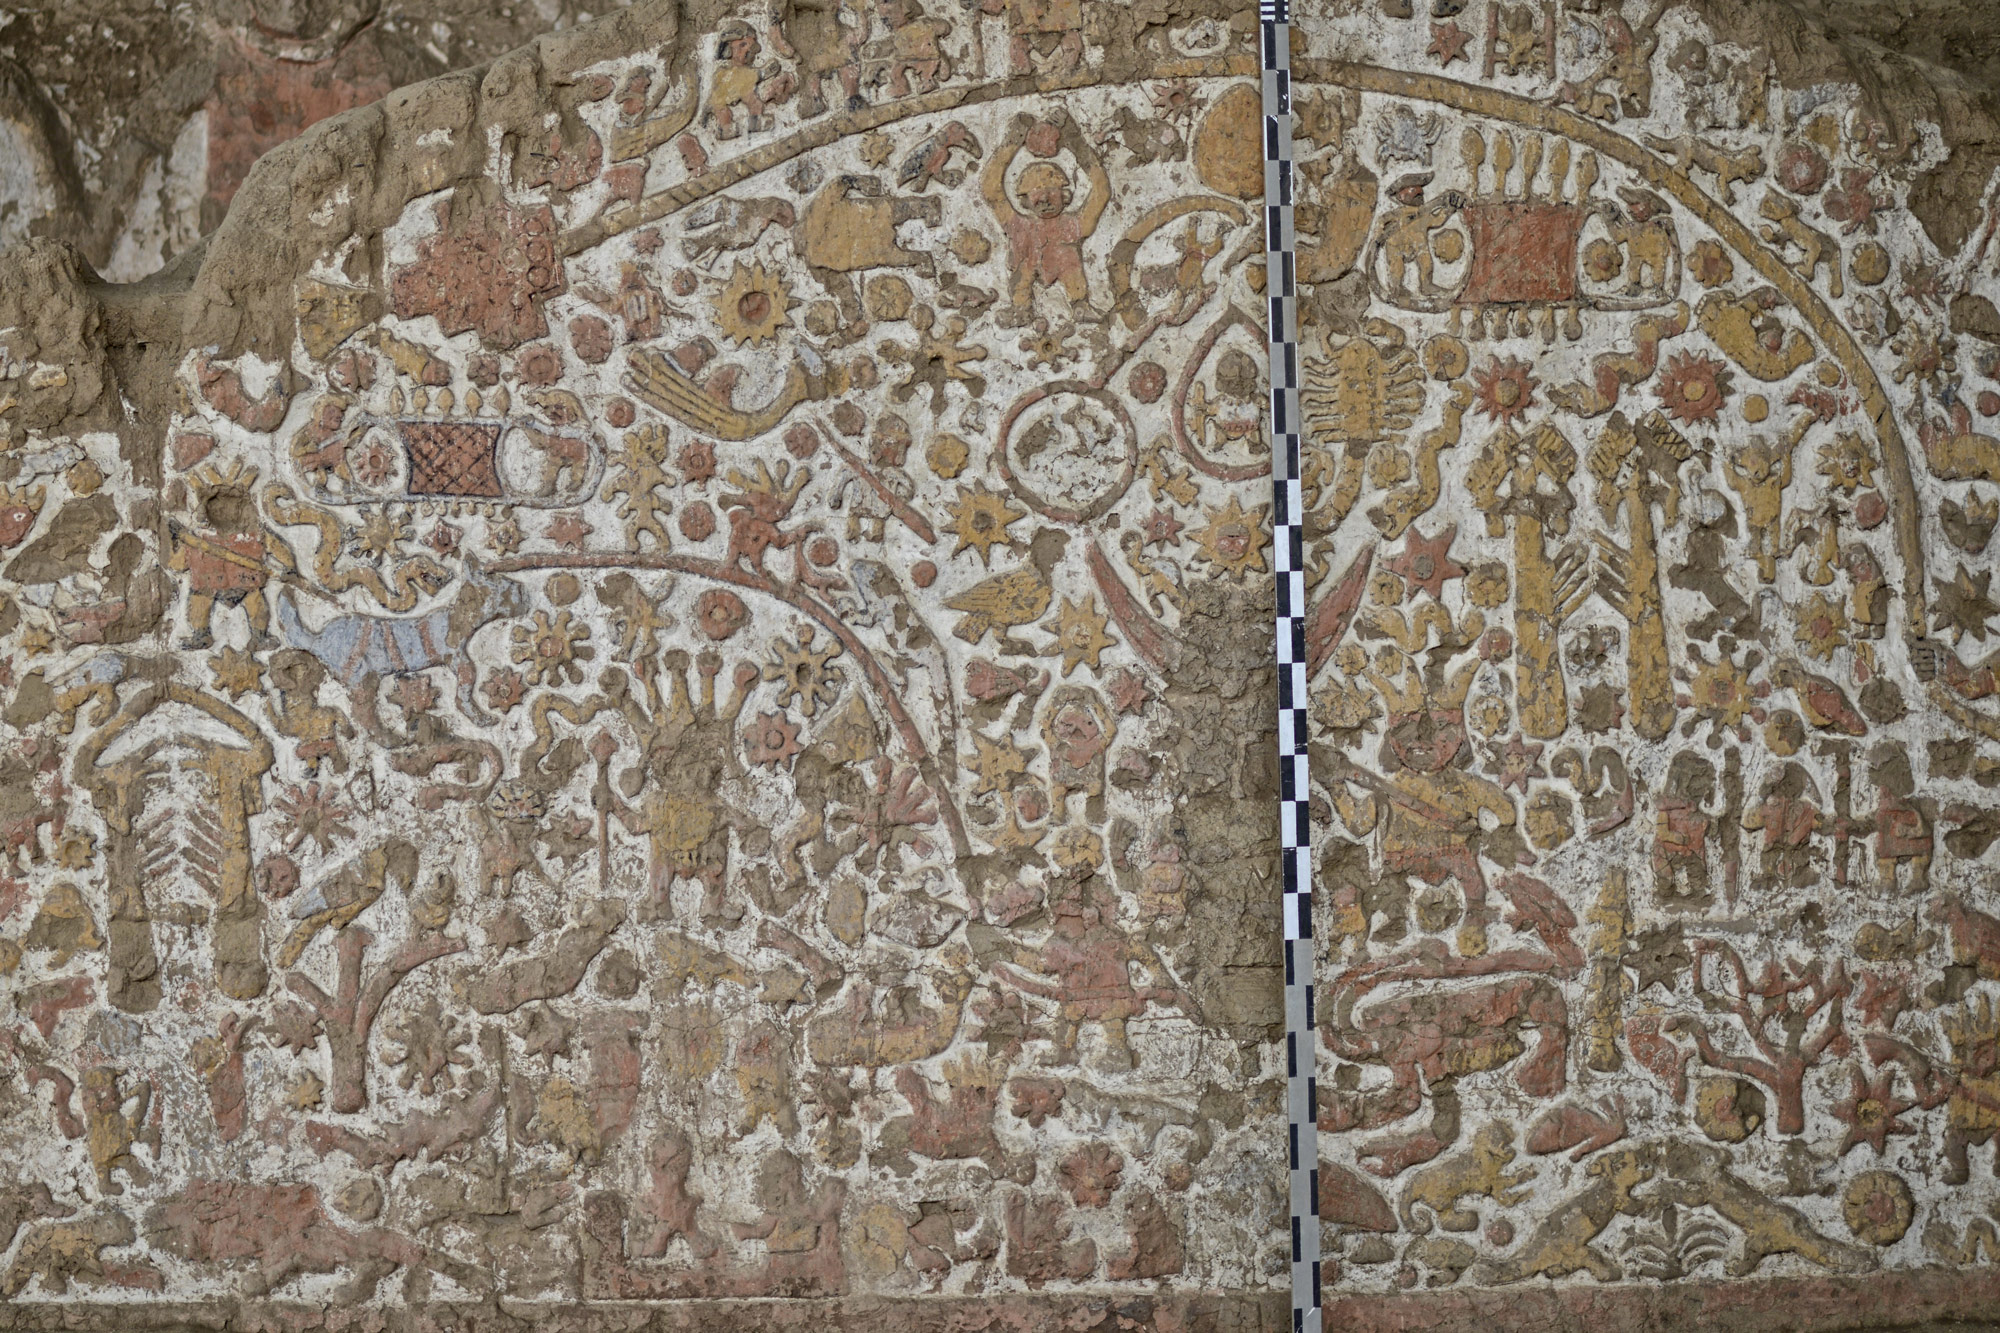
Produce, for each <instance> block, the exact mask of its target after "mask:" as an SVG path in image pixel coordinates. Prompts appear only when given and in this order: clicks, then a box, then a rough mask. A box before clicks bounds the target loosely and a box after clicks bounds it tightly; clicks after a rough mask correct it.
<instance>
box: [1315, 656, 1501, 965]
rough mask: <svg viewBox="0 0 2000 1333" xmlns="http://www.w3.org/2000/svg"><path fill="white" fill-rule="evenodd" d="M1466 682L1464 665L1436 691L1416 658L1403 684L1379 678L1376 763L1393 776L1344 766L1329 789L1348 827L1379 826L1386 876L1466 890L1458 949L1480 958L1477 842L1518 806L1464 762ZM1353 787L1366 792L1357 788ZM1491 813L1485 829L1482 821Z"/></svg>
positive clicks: (1484, 907)
mask: <svg viewBox="0 0 2000 1333" xmlns="http://www.w3.org/2000/svg"><path fill="white" fill-rule="evenodd" d="M1471 683H1472V672H1471V670H1469V669H1467V670H1462V671H1461V672H1460V673H1459V676H1458V678H1457V679H1455V680H1453V681H1451V682H1449V683H1447V685H1446V686H1445V689H1444V691H1443V692H1442V693H1440V694H1438V695H1435V696H1433V695H1431V694H1430V692H1429V691H1427V690H1425V689H1424V683H1423V681H1422V680H1421V678H1420V676H1419V675H1418V673H1417V671H1416V668H1415V666H1414V665H1412V667H1411V669H1410V673H1409V678H1408V681H1407V683H1405V684H1398V683H1397V682H1396V681H1394V680H1392V679H1390V678H1388V677H1386V676H1383V677H1377V678H1376V685H1377V688H1379V689H1380V690H1381V691H1382V694H1383V697H1384V699H1385V700H1387V701H1388V703H1389V705H1390V711H1389V720H1388V731H1387V734H1386V736H1385V737H1384V740H1383V745H1382V764H1383V767H1384V768H1385V769H1387V770H1388V771H1389V774H1390V776H1388V777H1387V778H1386V779H1384V778H1377V777H1375V776H1374V775H1373V774H1370V773H1365V772H1363V771H1362V770H1360V769H1350V770H1349V771H1348V772H1346V773H1343V774H1340V775H1338V778H1337V783H1336V785H1334V786H1333V787H1332V793H1333V803H1334V809H1335V810H1336V811H1338V812H1339V814H1340V818H1341V820H1342V822H1343V823H1345V824H1346V825H1347V827H1348V829H1349V830H1350V831H1351V832H1353V833H1354V834H1356V835H1357V836H1361V835H1365V834H1368V833H1371V832H1374V831H1376V830H1378V829H1379V830H1380V832H1381V834H1382V871H1383V873H1384V874H1385V875H1405V876H1408V877H1410V878H1411V879H1414V880H1417V881H1419V882H1421V883H1424V884H1437V885H1442V884H1447V883H1450V882H1452V881H1454V880H1455V881H1457V883H1458V886H1459V891H1460V892H1461V893H1462V894H1464V896H1465V914H1464V917H1463V918H1462V922H1463V924H1462V925H1461V927H1460V930H1459V941H1458V942H1459V949H1460V952H1462V953H1464V954H1466V955H1467V956H1477V955H1479V954H1483V953H1484V952H1485V951H1486V925H1487V923H1488V922H1489V921H1490V920H1491V919H1492V915H1493V909H1492V908H1491V907H1490V906H1489V905H1488V903H1487V883H1486V873H1485V871H1484V870H1483V869H1481V868H1480V864H1479V848H1480V844H1481V842H1482V840H1483V839H1484V838H1485V837H1486V836H1489V835H1490V833H1491V832H1493V831H1497V830H1512V829H1513V828H1514V826H1515V824H1516V823H1517V821H1518V817H1519V812H1518V811H1516V810H1515V808H1514V802H1513V800H1512V798H1510V797H1509V796H1508V795H1507V793H1506V791H1505V789H1503V788H1502V787H1501V786H1500V785H1499V784H1497V783H1494V782H1490V781H1488V780H1487V779H1485V778H1482V777H1479V776H1478V775H1476V774H1473V773H1469V772H1466V771H1465V769H1464V767H1463V764H1464V762H1465V760H1466V759H1467V758H1469V754H1470V752H1469V751H1467V749H1466V745H1465V739H1466V738H1465V707H1464V702H1465V692H1466V690H1467V689H1468V688H1469V687H1470V686H1471ZM1350 787H1359V788H1361V789H1362V790H1363V791H1364V792H1366V793H1368V794H1367V795H1363V796H1356V795H1354V794H1353V793H1352V792H1351V791H1350V790H1349V788H1350ZM1489 816H1490V817H1491V820H1492V824H1493V829H1492V830H1489V829H1487V828H1486V827H1485V824H1486V818H1487V817H1489Z"/></svg>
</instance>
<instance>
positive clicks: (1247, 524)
mask: <svg viewBox="0 0 2000 1333" xmlns="http://www.w3.org/2000/svg"><path fill="white" fill-rule="evenodd" d="M1269 508H1270V506H1269V505H1258V506H1257V507H1256V508H1255V509H1245V508H1244V507H1243V506H1242V505H1241V504H1240V503H1238V502H1237V498H1236V497H1235V496H1233V495H1232V496H1230V497H1229V503H1228V504H1226V505H1224V506H1223V507H1222V508H1220V509H1211V510H1209V511H1208V526H1207V527H1205V528H1202V529H1201V530H1199V531H1198V532H1196V533H1195V534H1194V539H1195V541H1196V542H1197V543H1198V544H1199V545H1200V546H1201V551H1200V553H1199V554H1198V555H1196V556H1195V559H1197V560H1203V561H1206V562H1208V563H1209V564H1212V565H1214V566H1215V568H1216V570H1217V572H1219V573H1222V574H1225V575H1227V576H1228V577H1230V578H1232V579H1235V580H1236V581H1237V582H1239V583H1240V582H1242V581H1243V576H1244V575H1245V574H1248V573H1253V572H1261V571H1263V570H1265V569H1268V568H1270V566H1269V565H1268V564H1267V563H1265V560H1264V547H1265V546H1266V545H1267V544H1268V543H1269V542H1270V538H1268V537H1266V536H1265V535H1264V512H1265V511H1266V510H1267V509H1269Z"/></svg>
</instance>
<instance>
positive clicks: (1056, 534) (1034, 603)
mask: <svg viewBox="0 0 2000 1333" xmlns="http://www.w3.org/2000/svg"><path fill="white" fill-rule="evenodd" d="M1068 544H1069V535H1068V534H1067V533H1064V532H1060V531H1058V530H1057V529H1055V528H1042V529H1041V530H1039V531H1038V532H1036V533H1035V536H1034V539H1033V540H1032V541H1030V542H1029V543H1028V563H1027V565H1026V566H1024V567H1023V568H1020V569H1010V570H1008V571H1006V572H1005V573H1003V574H995V575H993V577H991V578H987V579H981V580H980V581H979V582H977V583H975V584H973V585H972V586H971V587H970V588H967V589H966V590H965V591H964V592H962V593H960V594H958V596H956V597H953V598H951V599H950V600H948V601H946V602H945V605H946V606H947V607H949V608H950V609H951V610H953V611H963V612H965V617H964V619H962V620H960V621H959V622H958V625H957V626H956V627H955V628H954V629H953V630H952V633H954V634H956V635H957V636H958V637H959V638H961V639H964V640H965V641H966V642H967V643H978V642H979V641H980V640H981V639H983V638H985V637H986V635H987V632H988V631H992V632H993V637H994V638H995V639H997V640H998V641H999V644H1000V651H1001V652H1003V653H1013V654H1016V655H1019V656H1024V657H1030V656H1033V655H1034V654H1035V653H1036V652H1038V651H1039V650H1038V649H1036V648H1035V647H1034V646H1033V645H1032V644H1028V643H1026V642H1024V641H1022V640H1020V639H1016V638H1014V637H1012V636H1011V634H1010V633H1009V631H1011V630H1013V629H1014V628H1016V627H1017V626H1021V625H1029V624H1033V623H1034V622H1035V621H1036V620H1038V619H1040V618H1041V615H1042V613H1043V612H1045V611H1047V610H1048V609H1049V599H1050V597H1052V596H1053V595H1054V585H1053V584H1052V583H1051V582H1050V576H1051V574H1052V573H1053V571H1054V570H1055V566H1056V562H1057V561H1058V560H1060V559H1062V555H1063V549H1064V548H1065V547H1066V546H1067V545H1068Z"/></svg>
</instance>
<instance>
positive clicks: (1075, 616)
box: [1042, 594, 1118, 676]
mask: <svg viewBox="0 0 2000 1333" xmlns="http://www.w3.org/2000/svg"><path fill="white" fill-rule="evenodd" d="M1110 619H1111V618H1110V617H1109V616H1107V615H1105V614H1104V613H1103V612H1102V611H1100V610H1098V609H1097V598H1096V596H1095V595H1094V594H1093V595H1091V596H1089V597H1086V598H1084V599H1083V601H1081V602H1072V601H1071V600H1070V599H1069V598H1067V597H1065V598H1063V604H1062V610H1060V611H1058V612H1056V617H1055V619H1054V620H1051V621H1049V622H1047V623H1046V624H1044V625H1043V626H1042V629H1043V631H1044V632H1046V633H1049V634H1053V635H1055V636H1056V641H1055V642H1054V643H1052V644H1050V645H1049V646H1048V648H1047V649H1045V650H1044V651H1043V653H1042V656H1044V657H1054V656H1055V655H1056V654H1058V653H1060V654H1062V660H1063V668H1062V673H1063V675H1065V676H1067V675H1069V673H1070V672H1072V671H1074V670H1076V669H1077V667H1078V666H1081V665H1083V664H1084V663H1086V662H1087V663H1089V664H1090V669H1091V670H1092V671H1095V670H1096V669H1097V659H1098V657H1099V655H1100V654H1102V653H1103V652H1104V650H1105V649H1106V648H1110V647H1113V646H1114V645H1116V644H1117V642H1118V640H1116V639H1114V638H1112V637H1111V636H1110V635H1109V634H1106V633H1105V632H1104V627H1105V625H1107V624H1109V623H1110Z"/></svg>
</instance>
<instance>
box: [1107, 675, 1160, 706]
mask: <svg viewBox="0 0 2000 1333" xmlns="http://www.w3.org/2000/svg"><path fill="white" fill-rule="evenodd" d="M1104 689H1105V693H1106V694H1108V695H1109V696H1110V697H1111V711H1112V712H1114V713H1117V714H1119V715H1121V716H1123V715H1124V714H1127V713H1136V712H1138V711H1139V710H1140V709H1142V708H1144V707H1145V706H1146V701H1147V700H1148V699H1150V698H1152V697H1153V688H1152V686H1150V685H1148V684H1147V683H1146V678H1145V677H1144V676H1142V675H1140V674H1139V673H1138V672H1136V671H1134V670H1132V669H1130V668H1129V667H1128V668H1126V669H1125V670H1123V671H1119V672H1115V673H1114V674H1113V675H1112V677H1111V679H1110V680H1109V681H1106V682H1105V686H1104Z"/></svg>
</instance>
